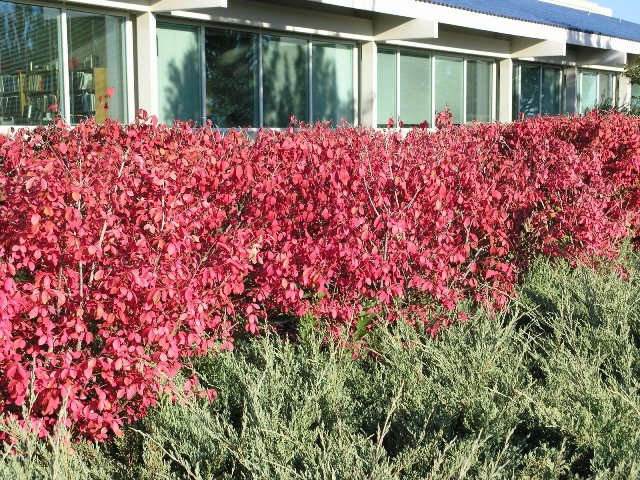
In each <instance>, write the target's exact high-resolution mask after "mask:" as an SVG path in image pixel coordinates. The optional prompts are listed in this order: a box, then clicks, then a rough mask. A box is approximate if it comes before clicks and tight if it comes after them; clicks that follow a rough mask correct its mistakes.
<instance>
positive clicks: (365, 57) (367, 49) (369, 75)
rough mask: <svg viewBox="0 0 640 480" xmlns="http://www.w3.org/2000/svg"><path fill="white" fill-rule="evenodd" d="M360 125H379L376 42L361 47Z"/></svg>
mask: <svg viewBox="0 0 640 480" xmlns="http://www.w3.org/2000/svg"><path fill="white" fill-rule="evenodd" d="M360 53H361V55H362V58H361V60H360V124H361V125H364V126H367V127H375V126H376V125H377V124H378V119H377V110H378V101H377V97H378V92H377V90H378V48H377V46H376V43H375V42H367V43H364V44H362V46H361V47H360Z"/></svg>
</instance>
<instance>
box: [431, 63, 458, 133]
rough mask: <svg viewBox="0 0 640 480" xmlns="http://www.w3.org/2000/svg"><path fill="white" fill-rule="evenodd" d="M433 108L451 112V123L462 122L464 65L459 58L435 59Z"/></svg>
mask: <svg viewBox="0 0 640 480" xmlns="http://www.w3.org/2000/svg"><path fill="white" fill-rule="evenodd" d="M435 69H436V72H435V77H436V82H435V108H436V112H440V111H442V110H444V109H445V108H448V109H449V112H451V115H452V118H451V120H452V121H453V123H463V122H464V106H463V105H464V63H463V60H462V59H461V58H455V57H436V59H435Z"/></svg>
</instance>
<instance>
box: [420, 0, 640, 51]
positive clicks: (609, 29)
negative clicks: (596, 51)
mask: <svg viewBox="0 0 640 480" xmlns="http://www.w3.org/2000/svg"><path fill="white" fill-rule="evenodd" d="M421 1H423V2H427V3H433V4H436V5H444V6H446V7H453V8H460V9H463V10H469V11H472V12H477V13H486V14H489V15H494V16H498V17H504V18H511V19H514V20H523V21H525V22H532V23H540V24H543V25H551V26H553V27H561V28H566V29H568V30H575V31H578V32H584V33H595V34H599V35H606V36H608V37H615V38H621V39H624V40H632V41H634V42H640V25H638V24H637V23H632V22H628V21H626V20H620V19H619V18H615V17H608V16H606V15H600V14H598V13H589V12H585V11H583V10H577V9H574V8H569V7H563V6H561V5H554V4H552V3H546V2H541V1H539V0H526V1H525V0H517V1H514V0H421Z"/></svg>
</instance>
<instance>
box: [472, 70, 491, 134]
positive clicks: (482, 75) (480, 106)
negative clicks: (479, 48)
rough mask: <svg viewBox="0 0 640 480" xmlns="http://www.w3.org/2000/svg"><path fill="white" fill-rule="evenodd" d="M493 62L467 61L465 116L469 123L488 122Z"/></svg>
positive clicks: (489, 118) (489, 119) (489, 117)
mask: <svg viewBox="0 0 640 480" xmlns="http://www.w3.org/2000/svg"><path fill="white" fill-rule="evenodd" d="M492 93H493V62H488V61H486V60H468V61H467V116H466V121H467V123H469V122H474V121H477V122H490V121H491V107H492V105H493V95H492Z"/></svg>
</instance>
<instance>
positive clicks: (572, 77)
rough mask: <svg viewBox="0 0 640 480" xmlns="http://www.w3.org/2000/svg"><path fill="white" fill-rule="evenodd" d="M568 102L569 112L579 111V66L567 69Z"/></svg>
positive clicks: (566, 89)
mask: <svg viewBox="0 0 640 480" xmlns="http://www.w3.org/2000/svg"><path fill="white" fill-rule="evenodd" d="M565 78H566V82H567V85H566V88H565V95H566V104H567V112H566V113H568V114H574V113H578V81H579V75H578V69H577V67H567V70H566V76H565Z"/></svg>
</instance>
